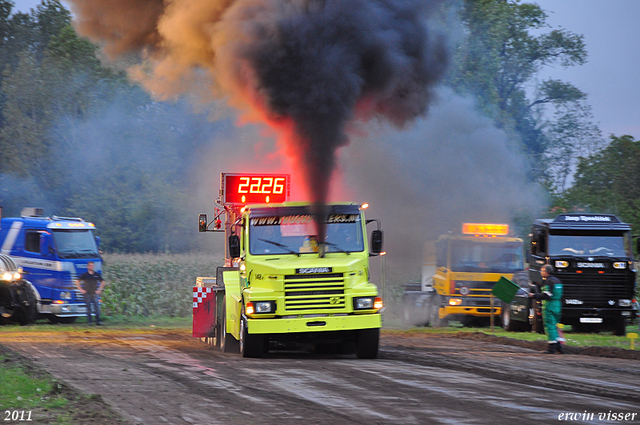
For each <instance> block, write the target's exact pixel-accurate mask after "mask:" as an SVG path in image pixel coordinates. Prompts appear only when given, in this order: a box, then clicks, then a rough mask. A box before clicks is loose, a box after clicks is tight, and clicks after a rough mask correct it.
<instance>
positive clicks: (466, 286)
mask: <svg viewBox="0 0 640 425" xmlns="http://www.w3.org/2000/svg"><path fill="white" fill-rule="evenodd" d="M424 254H425V255H424V262H423V269H422V282H421V284H420V288H419V289H418V288H416V287H415V286H414V287H413V288H411V287H410V286H409V285H407V289H408V290H406V291H405V294H404V306H405V318H406V319H409V318H410V316H411V315H413V316H417V318H416V319H415V320H414V324H421V325H426V324H431V325H432V326H444V325H446V324H447V323H448V322H449V321H450V320H456V321H460V322H462V324H463V325H466V324H471V323H472V322H473V321H475V320H476V319H477V318H490V317H491V315H492V314H493V315H494V316H499V315H500V307H499V306H494V307H493V311H492V308H491V298H490V297H491V291H492V290H493V287H494V286H495V284H496V283H497V282H498V281H499V280H500V278H501V277H502V276H504V277H505V278H507V279H510V280H511V279H512V278H513V274H514V273H515V272H518V271H521V270H524V262H523V241H522V239H519V238H515V237H512V236H510V235H509V226H508V225H507V224H488V223H464V224H463V225H462V231H461V232H460V233H451V234H446V235H441V236H440V237H439V238H438V239H437V240H436V241H431V242H427V243H426V244H425V251H424ZM409 322H410V321H409Z"/></svg>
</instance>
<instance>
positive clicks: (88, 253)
mask: <svg viewBox="0 0 640 425" xmlns="http://www.w3.org/2000/svg"><path fill="white" fill-rule="evenodd" d="M80 253H81V255H82V256H83V257H94V256H97V255H98V253H97V252H95V251H94V250H92V249H81V250H80Z"/></svg>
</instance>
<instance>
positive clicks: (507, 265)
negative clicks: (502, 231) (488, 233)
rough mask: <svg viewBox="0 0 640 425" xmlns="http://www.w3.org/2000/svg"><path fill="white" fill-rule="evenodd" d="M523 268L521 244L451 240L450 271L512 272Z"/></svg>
mask: <svg viewBox="0 0 640 425" xmlns="http://www.w3.org/2000/svg"><path fill="white" fill-rule="evenodd" d="M518 270H524V264H523V261H522V244H521V243H519V242H505V243H495V242H492V243H488V242H475V241H452V245H451V271H454V272H480V273H513V272H515V271H518Z"/></svg>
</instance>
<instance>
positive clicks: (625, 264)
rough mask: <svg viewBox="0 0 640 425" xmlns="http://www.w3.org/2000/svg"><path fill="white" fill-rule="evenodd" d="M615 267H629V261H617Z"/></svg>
mask: <svg viewBox="0 0 640 425" xmlns="http://www.w3.org/2000/svg"><path fill="white" fill-rule="evenodd" d="M613 268H614V269H625V268H627V263H625V262H624V261H616V262H615V263H613Z"/></svg>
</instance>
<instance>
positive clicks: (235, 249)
mask: <svg viewBox="0 0 640 425" xmlns="http://www.w3.org/2000/svg"><path fill="white" fill-rule="evenodd" d="M239 256H240V238H239V237H238V235H231V236H229V257H231V258H238V257H239Z"/></svg>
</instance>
